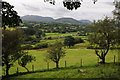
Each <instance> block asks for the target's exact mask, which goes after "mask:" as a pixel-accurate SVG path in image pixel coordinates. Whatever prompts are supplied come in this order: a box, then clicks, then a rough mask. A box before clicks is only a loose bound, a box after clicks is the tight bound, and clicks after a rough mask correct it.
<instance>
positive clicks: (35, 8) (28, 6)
mask: <svg viewBox="0 0 120 80" xmlns="http://www.w3.org/2000/svg"><path fill="white" fill-rule="evenodd" d="M22 6H24V7H25V9H27V10H31V11H38V10H40V8H38V7H35V6H32V5H28V4H24V3H22Z"/></svg>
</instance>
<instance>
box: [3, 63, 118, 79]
mask: <svg viewBox="0 0 120 80" xmlns="http://www.w3.org/2000/svg"><path fill="white" fill-rule="evenodd" d="M105 66H106V67H107V66H113V67H114V66H115V67H119V66H120V63H115V64H114V63H106V64H96V65H92V66H81V67H76V66H69V67H60V68H58V69H56V68H53V69H49V70H48V69H45V70H36V71H34V72H33V71H30V72H19V73H15V74H11V75H9V76H7V77H6V76H2V80H6V79H7V78H10V77H15V76H20V75H26V74H32V73H39V72H53V71H58V70H69V69H87V68H96V67H105Z"/></svg>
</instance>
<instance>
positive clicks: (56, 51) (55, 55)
mask: <svg viewBox="0 0 120 80" xmlns="http://www.w3.org/2000/svg"><path fill="white" fill-rule="evenodd" d="M62 47H63V44H62V43H61V42H58V41H56V42H55V44H53V45H50V47H49V50H48V54H47V58H48V59H50V60H52V61H53V62H55V63H56V68H59V61H60V59H61V58H62V57H64V56H65V54H66V52H65V50H63V48H62Z"/></svg>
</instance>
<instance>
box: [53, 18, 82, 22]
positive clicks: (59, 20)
mask: <svg viewBox="0 0 120 80" xmlns="http://www.w3.org/2000/svg"><path fill="white" fill-rule="evenodd" d="M55 21H57V22H65V23H80V22H79V21H78V20H76V19H73V18H59V19H56V20H55Z"/></svg>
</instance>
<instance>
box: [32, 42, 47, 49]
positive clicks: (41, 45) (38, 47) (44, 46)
mask: <svg viewBox="0 0 120 80" xmlns="http://www.w3.org/2000/svg"><path fill="white" fill-rule="evenodd" d="M47 47H48V44H47V43H40V44H36V45H35V47H34V49H41V48H47Z"/></svg>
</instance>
